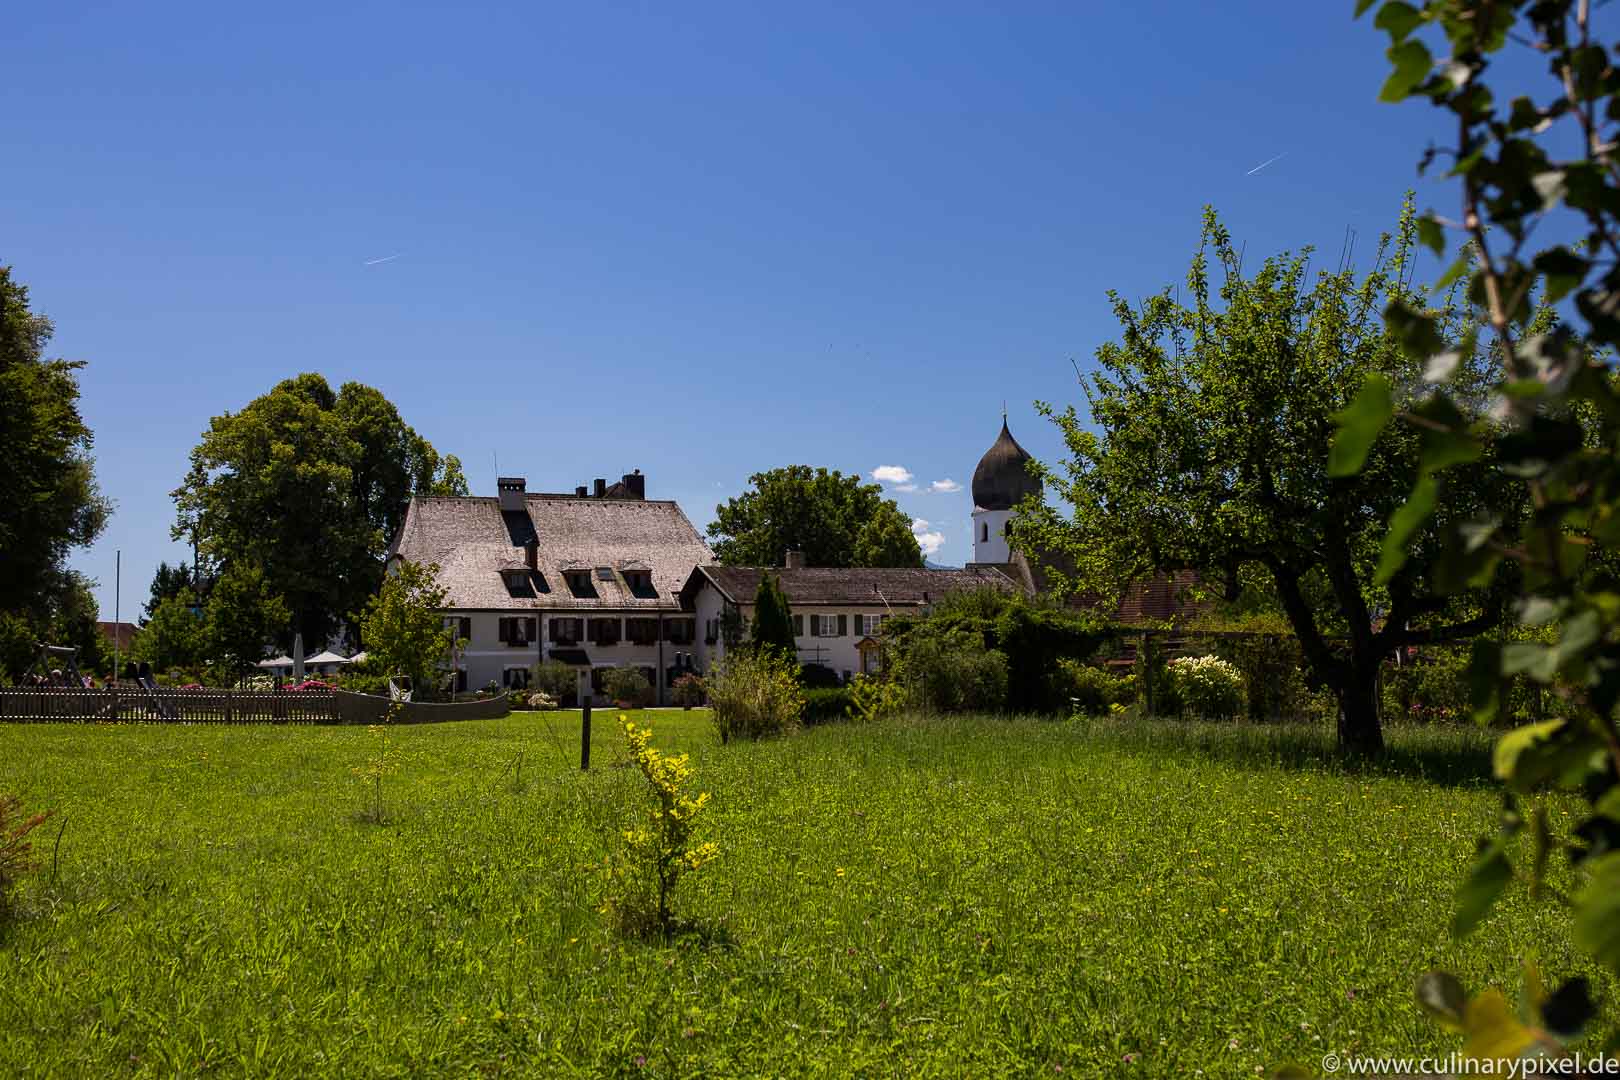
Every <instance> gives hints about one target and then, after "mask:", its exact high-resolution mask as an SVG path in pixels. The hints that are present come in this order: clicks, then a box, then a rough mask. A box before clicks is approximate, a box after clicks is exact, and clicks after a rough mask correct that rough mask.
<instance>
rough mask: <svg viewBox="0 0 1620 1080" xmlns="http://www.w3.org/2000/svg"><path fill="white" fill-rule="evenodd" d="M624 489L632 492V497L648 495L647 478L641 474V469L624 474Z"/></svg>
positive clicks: (637, 497)
mask: <svg viewBox="0 0 1620 1080" xmlns="http://www.w3.org/2000/svg"><path fill="white" fill-rule="evenodd" d="M624 489H625V490H626V491H628V492H629V493H630V497H631V498H632V499H645V498H646V497H647V478H646V477H645V476H642V475H641V470H640V469H637V470H635V471H634V472H627V473H625V474H624Z"/></svg>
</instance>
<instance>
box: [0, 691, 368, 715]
mask: <svg viewBox="0 0 1620 1080" xmlns="http://www.w3.org/2000/svg"><path fill="white" fill-rule="evenodd" d="M0 722H5V723H30V722H34V723H38V722H45V723H67V724H74V723H78V724H86V723H89V724H93V723H98V722H99V723H180V724H336V723H338V722H339V719H338V710H337V699H336V696H335V695H334V694H333V693H332V691H330V690H289V691H274V690H142V689H140V688H137V687H133V686H121V687H119V688H118V689H116V690H111V689H109V690H74V689H67V688H55V687H47V688H43V689H34V688H26V689H24V688H18V689H13V688H4V689H0Z"/></svg>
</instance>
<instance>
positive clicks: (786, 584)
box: [681, 565, 1017, 608]
mask: <svg viewBox="0 0 1620 1080" xmlns="http://www.w3.org/2000/svg"><path fill="white" fill-rule="evenodd" d="M766 574H770V575H771V576H772V577H774V578H776V579H777V580H778V581H779V582H780V583H781V585H782V591H783V592H784V593H786V594H787V598H788V603H789V604H792V605H796V606H801V607H828V606H833V605H839V606H852V605H859V606H869V605H878V606H883V605H889V606H900V607H918V606H921V605H924V604H931V603H933V602H934V601H935V600H938V599H939V598H940V597H941V596H944V595H945V594H946V593H952V592H964V591H967V590H970V589H979V588H990V589H998V590H1001V591H1003V592H1011V591H1013V590H1014V589H1016V588H1017V585H1016V584H1015V583H1014V582H1013V580H1012V579H1011V578H1009V577H1008V576H1007V575H1006V574H1004V573H1002V572H1001V571H1000V570H997V569H995V568H993V567H971V566H970V567H966V568H963V569H960V570H956V569H952V570H927V569H921V568H918V569H912V568H909V567H895V568H882V569H878V568H867V567H848V568H838V567H826V566H809V567H800V568H796V569H791V570H790V569H786V568H782V569H776V568H773V567H758V566H715V565H708V566H699V567H696V568H694V569H693V571H692V573H691V576H689V577H688V578H687V580H686V584H685V585H684V586H683V587H682V589H681V604H682V606H683V607H687V608H690V607H691V605H692V602H693V600H692V598H693V597H694V596H695V595H696V593H697V591H698V590H699V589H700V588H702V586H703V583H704V582H708V583H710V584H712V585H713V586H714V587H715V588H716V589H718V590H719V592H720V594H721V595H722V596H724V597H725V598H726V599H727V600H729V601H731V602H732V603H734V604H752V603H753V602H754V594H755V593H756V592H757V591H758V590H759V582H760V579H761V578H763V577H764V576H765V575H766Z"/></svg>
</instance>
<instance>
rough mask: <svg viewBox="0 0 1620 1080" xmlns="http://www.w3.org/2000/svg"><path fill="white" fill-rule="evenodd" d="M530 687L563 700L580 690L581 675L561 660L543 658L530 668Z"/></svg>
mask: <svg viewBox="0 0 1620 1080" xmlns="http://www.w3.org/2000/svg"><path fill="white" fill-rule="evenodd" d="M529 688H530V689H531V690H538V691H540V692H541V693H542V694H550V695H551V696H552V697H554V698H556V699H557V700H558V701H559V702H561V701H565V700H567V699H568V698H571V697H573V696H574V695H575V694H577V693H578V692H579V676H578V675H577V674H575V672H574V669H573V668H571V667H569V666H568V665H567V664H565V663H563V662H562V661H561V660H543V661H541V662H540V663H538V664H535V665H534V666H533V667H531V668H529Z"/></svg>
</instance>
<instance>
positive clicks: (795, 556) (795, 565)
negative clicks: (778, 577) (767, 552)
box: [782, 551, 804, 570]
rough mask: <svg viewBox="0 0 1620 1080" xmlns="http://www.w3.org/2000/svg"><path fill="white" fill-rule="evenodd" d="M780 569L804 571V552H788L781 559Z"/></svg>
mask: <svg viewBox="0 0 1620 1080" xmlns="http://www.w3.org/2000/svg"><path fill="white" fill-rule="evenodd" d="M782 569H784V570H803V569H804V552H802V551H789V552H788V553H787V554H786V555H784V556H783V558H782Z"/></svg>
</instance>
